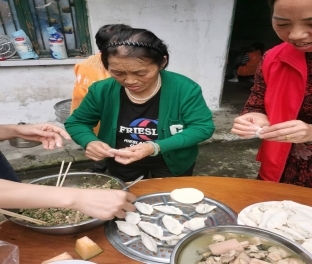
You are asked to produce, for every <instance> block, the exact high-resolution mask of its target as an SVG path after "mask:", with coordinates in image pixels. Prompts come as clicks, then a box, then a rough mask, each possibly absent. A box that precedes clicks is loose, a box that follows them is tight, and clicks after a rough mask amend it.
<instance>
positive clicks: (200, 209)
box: [195, 204, 217, 214]
mask: <svg viewBox="0 0 312 264" xmlns="http://www.w3.org/2000/svg"><path fill="white" fill-rule="evenodd" d="M215 208H217V206H215V205H209V204H198V205H197V206H196V208H195V211H196V212H197V213H199V214H206V213H209V212H210V211H212V210H213V209H215Z"/></svg>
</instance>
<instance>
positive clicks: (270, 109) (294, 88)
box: [232, 0, 312, 187]
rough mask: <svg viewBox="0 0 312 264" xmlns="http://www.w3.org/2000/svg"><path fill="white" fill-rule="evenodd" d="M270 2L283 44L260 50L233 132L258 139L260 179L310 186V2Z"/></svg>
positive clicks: (311, 172)
mask: <svg viewBox="0 0 312 264" xmlns="http://www.w3.org/2000/svg"><path fill="white" fill-rule="evenodd" d="M269 4H270V7H271V9H272V24H273V29H274V30H275V32H276V34H277V35H278V36H279V37H280V38H281V39H282V40H283V41H284V43H282V44H281V45H278V46H276V47H274V48H273V49H271V50H269V51H268V52H267V53H266V54H265V55H264V58H263V60H262V62H261V63H260V65H259V67H258V69H257V72H256V75H255V83H254V86H253V87H252V89H251V94H250V97H249V99H248V101H247V103H246V104H245V107H244V109H243V111H242V113H241V115H240V116H239V117H237V118H235V120H234V125H233V128H232V133H234V134H237V135H239V136H241V137H243V138H251V137H254V136H259V138H261V139H263V142H262V145H261V147H260V150H259V152H258V155H257V160H259V161H260V162H261V167H260V171H259V178H260V179H262V180H269V181H276V182H284V183H290V184H296V185H301V186H306V187H312V144H310V142H311V141H312V126H311V125H310V124H312V26H311V23H312V19H311V17H312V2H311V1H310V0H301V1H293V0H269Z"/></svg>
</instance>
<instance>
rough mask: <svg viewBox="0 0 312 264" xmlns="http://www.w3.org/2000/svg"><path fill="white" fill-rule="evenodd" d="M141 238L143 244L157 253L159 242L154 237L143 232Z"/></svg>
mask: <svg viewBox="0 0 312 264" xmlns="http://www.w3.org/2000/svg"><path fill="white" fill-rule="evenodd" d="M141 240H142V243H143V245H144V246H145V247H146V248H147V249H148V250H150V251H153V252H155V253H157V243H156V241H155V239H154V238H152V237H151V236H149V235H148V234H145V233H144V232H141Z"/></svg>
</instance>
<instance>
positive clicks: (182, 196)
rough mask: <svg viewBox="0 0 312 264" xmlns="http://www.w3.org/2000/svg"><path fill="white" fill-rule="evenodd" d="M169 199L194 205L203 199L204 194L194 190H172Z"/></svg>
mask: <svg viewBox="0 0 312 264" xmlns="http://www.w3.org/2000/svg"><path fill="white" fill-rule="evenodd" d="M170 197H171V198H172V199H173V200H175V201H177V202H179V203H185V204H194V203H198V202H200V201H201V200H203V199H204V193H203V192H202V191H200V190H197V189H194V188H181V189H175V190H173V191H172V192H171V193H170Z"/></svg>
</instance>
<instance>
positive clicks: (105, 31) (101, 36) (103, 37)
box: [95, 24, 131, 50]
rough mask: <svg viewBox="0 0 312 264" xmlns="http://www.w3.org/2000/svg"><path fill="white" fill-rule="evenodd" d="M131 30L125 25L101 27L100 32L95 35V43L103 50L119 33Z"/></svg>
mask: <svg viewBox="0 0 312 264" xmlns="http://www.w3.org/2000/svg"><path fill="white" fill-rule="evenodd" d="M126 28H131V27H130V26H128V25H125V24H108V25H104V26H102V27H100V29H99V30H98V32H97V33H96V34H95V43H96V45H97V47H98V49H99V50H101V49H103V47H105V46H106V45H107V44H108V43H109V40H110V39H111V37H112V36H114V35H115V34H116V33H117V32H119V31H120V30H122V29H126Z"/></svg>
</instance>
